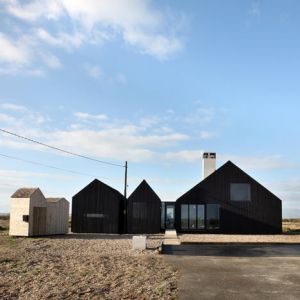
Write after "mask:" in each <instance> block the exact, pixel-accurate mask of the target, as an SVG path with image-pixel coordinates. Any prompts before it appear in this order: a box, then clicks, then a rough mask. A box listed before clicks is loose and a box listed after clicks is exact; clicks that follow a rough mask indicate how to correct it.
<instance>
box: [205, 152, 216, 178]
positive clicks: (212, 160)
mask: <svg viewBox="0 0 300 300" xmlns="http://www.w3.org/2000/svg"><path fill="white" fill-rule="evenodd" d="M215 170H216V153H215V152H204V153H203V159H202V180H203V179H205V178H206V177H208V176H209V175H210V174H212V173H213V172H214V171H215Z"/></svg>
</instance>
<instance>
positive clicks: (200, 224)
mask: <svg viewBox="0 0 300 300" xmlns="http://www.w3.org/2000/svg"><path fill="white" fill-rule="evenodd" d="M197 228H198V229H204V228H205V215H204V205H202V204H201V205H199V204H198V205H197Z"/></svg>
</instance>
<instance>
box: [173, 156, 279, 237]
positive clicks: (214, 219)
mask: <svg viewBox="0 0 300 300" xmlns="http://www.w3.org/2000/svg"><path fill="white" fill-rule="evenodd" d="M281 222H282V207H281V200H280V199H279V198H278V197H276V196H275V195H274V194H272V193H271V192H270V191H268V190H267V189H266V188H265V187H263V186H262V185H261V184H260V183H258V182H257V181H256V180H254V179H253V178H251V177H250V176H249V175H248V174H246V173H245V172H244V171H242V170H241V169H240V168H239V167H237V166H236V165H235V164H233V163H232V162H230V161H228V162H227V163H226V164H224V165H223V166H222V167H220V168H219V169H217V170H216V171H214V172H213V173H212V174H211V175H209V176H208V177H206V178H205V179H204V180H203V181H201V182H200V183H199V184H197V185H196V186H195V187H193V188H192V189H191V190H189V191H188V192H187V193H185V194H184V195H182V196H181V197H180V198H178V199H177V201H176V205H175V228H176V229H177V231H179V232H191V233H192V232H210V233H218V232H219V233H251V234H264V233H281V231H282V225H281Z"/></svg>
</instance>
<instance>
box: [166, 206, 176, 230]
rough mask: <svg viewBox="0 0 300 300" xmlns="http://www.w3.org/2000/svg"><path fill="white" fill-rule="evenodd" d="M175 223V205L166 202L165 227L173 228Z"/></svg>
mask: <svg viewBox="0 0 300 300" xmlns="http://www.w3.org/2000/svg"><path fill="white" fill-rule="evenodd" d="M174 223H175V206H174V205H173V204H172V205H169V204H166V228H168V229H173V228H174V225H175V224H174Z"/></svg>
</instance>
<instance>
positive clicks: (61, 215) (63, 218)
mask: <svg viewBox="0 0 300 300" xmlns="http://www.w3.org/2000/svg"><path fill="white" fill-rule="evenodd" d="M46 201H47V224H46V228H47V234H48V235H51V234H66V233H68V223H69V201H67V200H66V199H65V198H47V199H46Z"/></svg>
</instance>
